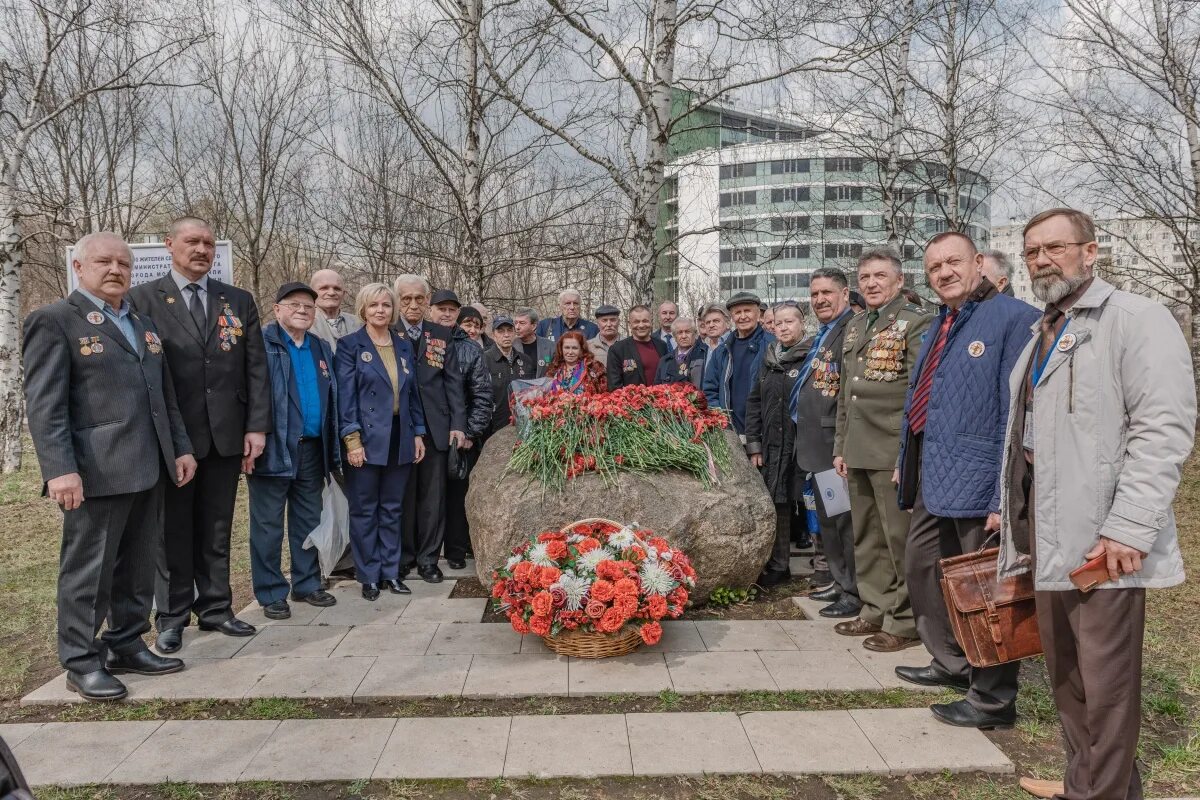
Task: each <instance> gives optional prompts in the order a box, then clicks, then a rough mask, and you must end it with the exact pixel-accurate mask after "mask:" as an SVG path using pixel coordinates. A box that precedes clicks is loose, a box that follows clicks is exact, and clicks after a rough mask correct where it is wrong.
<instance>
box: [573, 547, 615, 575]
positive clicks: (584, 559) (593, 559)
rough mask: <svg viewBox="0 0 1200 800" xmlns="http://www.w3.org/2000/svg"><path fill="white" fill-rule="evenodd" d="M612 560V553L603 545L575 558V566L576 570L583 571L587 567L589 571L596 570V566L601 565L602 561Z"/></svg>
mask: <svg viewBox="0 0 1200 800" xmlns="http://www.w3.org/2000/svg"><path fill="white" fill-rule="evenodd" d="M612 560H613V557H612V553H610V552H608V550H606V549H604V548H603V547H597V548H596V549H595V550H592V551H590V552H587V553H584V554H583V555H581V556H580V557H579V558H577V559H575V568H576V571H582V570H585V569H586V570H587V571H588V572H595V571H596V567H597V566H599V564H600V562H601V561H612Z"/></svg>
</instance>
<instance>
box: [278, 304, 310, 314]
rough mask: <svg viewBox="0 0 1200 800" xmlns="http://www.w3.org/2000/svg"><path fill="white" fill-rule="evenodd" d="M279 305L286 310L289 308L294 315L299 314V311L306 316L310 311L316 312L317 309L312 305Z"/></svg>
mask: <svg viewBox="0 0 1200 800" xmlns="http://www.w3.org/2000/svg"><path fill="white" fill-rule="evenodd" d="M279 305H281V306H284V307H286V308H290V309H291V310H292V311H295V312H296V313H300V312H301V311H303V312H304V313H305V314H308V313H310V312H312V311H316V310H317V307H316V306H315V305H313V304H312V303H280V304H279Z"/></svg>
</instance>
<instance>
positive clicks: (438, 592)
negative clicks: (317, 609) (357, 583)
mask: <svg viewBox="0 0 1200 800" xmlns="http://www.w3.org/2000/svg"><path fill="white" fill-rule="evenodd" d="M443 571H444V570H443ZM404 585H405V586H407V587H408V588H409V589H411V590H412V594H411V595H409V596H410V597H411V598H414V599H415V598H418V597H425V598H431V597H432V598H441V599H443V600H444V599H446V598H447V597H449V596H450V593H451V592H452V591H454V587H455V586H457V585H458V581H456V580H444V581H442V582H441V583H426V582H425V581H423V580H421V579H420V577H418V576H417V573H416V570H413V573H412V574H411V575H409V576H408V577H407V578H406V579H405V580H404ZM361 588H362V587H359V589H360V590H361Z"/></svg>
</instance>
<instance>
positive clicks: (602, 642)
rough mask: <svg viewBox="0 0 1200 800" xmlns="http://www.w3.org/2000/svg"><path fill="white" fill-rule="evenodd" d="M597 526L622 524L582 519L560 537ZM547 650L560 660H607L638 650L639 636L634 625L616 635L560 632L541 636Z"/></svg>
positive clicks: (566, 528)
mask: <svg viewBox="0 0 1200 800" xmlns="http://www.w3.org/2000/svg"><path fill="white" fill-rule="evenodd" d="M596 522H606V523H608V524H610V525H614V526H616V527H617V528H620V527H621V523H619V522H614V521H612V520H611V519H604V518H602V517H591V518H589V519H581V520H577V521H575V522H572V523H570V524H569V525H566V526H564V527H563V529H562V532H563V533H570V532H572V531H573V530H574V529H575V528H576V527H577V526H579V525H591V524H593V523H596ZM542 641H543V642H545V643H546V647H548V648H550V649H551V650H553V651H554V652H555V653H558V654H559V655H560V656H571V657H572V658H608V657H610V656H625V655H629V654H630V653H632V652H633V651H634V650H637V649H638V648H639V647H640V646H641V644H642V635H641V633H639V632H638V629H637V628H636V627H634V626H633V625H626V626H625V627H624V628H621V630H619V631H617V632H616V633H601V632H600V631H583V630H578V629H576V630H573V631H562V632H561V633H559V634H558V635H557V636H543V637H542Z"/></svg>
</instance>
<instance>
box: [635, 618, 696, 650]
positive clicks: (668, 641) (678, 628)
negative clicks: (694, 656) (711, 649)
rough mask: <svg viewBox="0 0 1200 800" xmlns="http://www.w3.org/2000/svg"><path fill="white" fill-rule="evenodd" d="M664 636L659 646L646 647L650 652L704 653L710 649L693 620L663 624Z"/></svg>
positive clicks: (668, 621)
mask: <svg viewBox="0 0 1200 800" xmlns="http://www.w3.org/2000/svg"><path fill="white" fill-rule="evenodd" d="M662 629H663V635H662V638H661V639H659V640H658V644H656V645H653V646H650V647H646V646H643V647H644V649H648V650H659V651H662V652H664V653H703V652H705V651H706V650H707V649H708V648H706V647H705V646H704V640H703V639H701V638H700V631H699V629H697V628H696V623H694V622H692V621H691V620H678V619H675V620H667V621H665V622H663V623H662Z"/></svg>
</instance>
